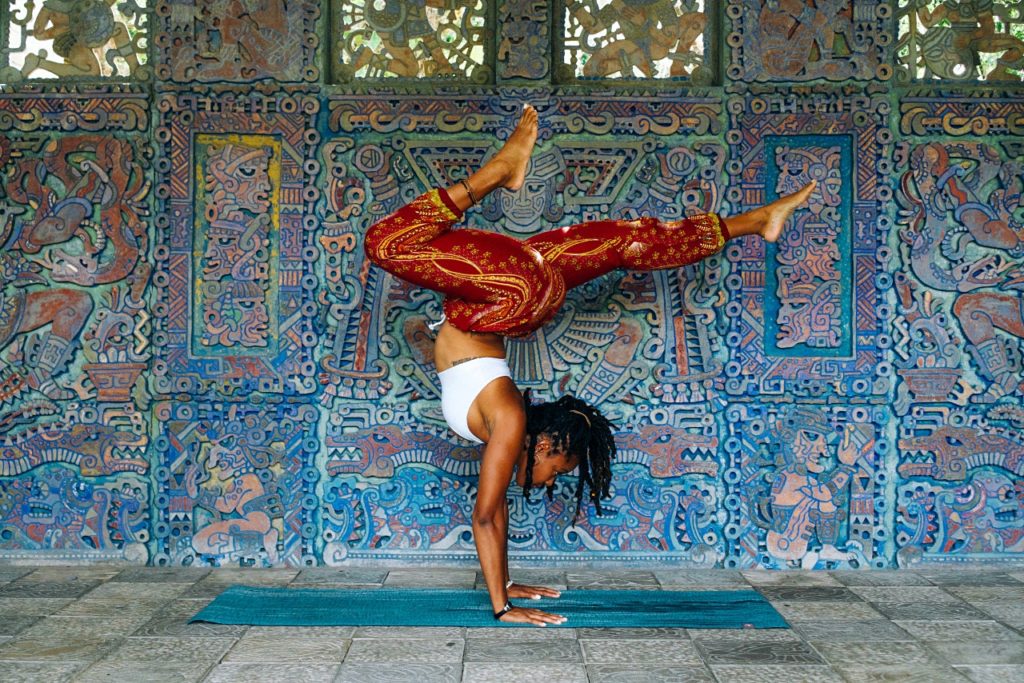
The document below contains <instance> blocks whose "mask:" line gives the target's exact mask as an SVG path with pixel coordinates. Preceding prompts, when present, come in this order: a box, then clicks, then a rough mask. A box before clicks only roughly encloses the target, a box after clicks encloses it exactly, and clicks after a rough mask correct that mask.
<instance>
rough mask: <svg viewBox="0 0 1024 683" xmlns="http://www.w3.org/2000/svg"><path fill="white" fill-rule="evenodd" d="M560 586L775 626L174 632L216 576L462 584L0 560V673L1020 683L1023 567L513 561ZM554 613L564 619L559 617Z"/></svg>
mask: <svg viewBox="0 0 1024 683" xmlns="http://www.w3.org/2000/svg"><path fill="white" fill-rule="evenodd" d="M513 576H515V577H516V578H519V579H520V580H522V581H524V582H536V583H544V584H547V585H553V586H560V587H562V588H566V587H568V588H570V589H586V588H607V589H616V588H621V589H625V588H643V589H649V590H652V591H657V590H661V589H676V590H681V589H687V590H735V589H738V588H747V587H751V586H752V587H753V588H755V589H757V590H759V591H761V593H763V594H764V595H765V596H766V597H767V598H768V599H769V600H770V601H771V602H772V604H774V605H775V607H776V608H777V609H778V610H779V611H780V612H781V613H782V614H783V615H784V616H785V617H786V619H787V620H788V621H789V622H790V624H791V625H792V628H791V629H775V630H749V631H742V630H741V631H733V630H700V629H587V628H580V629H550V630H544V629H515V630H509V629H502V628H487V629H463V628H349V627H338V628H256V627H252V628H249V627H244V626H217V625H211V624H188V623H187V622H188V619H189V617H190V616H192V615H193V614H194V613H195V612H197V611H198V610H199V609H200V608H202V607H203V606H204V605H205V604H207V603H208V602H209V601H210V600H211V599H213V597H214V596H216V595H217V594H218V593H219V592H220V591H222V590H223V589H224V588H226V587H227V586H229V585H231V584H233V583H242V584H250V585H282V586H284V585H287V586H295V587H309V586H317V587H324V586H362V587H366V586H384V587H387V586H423V587H430V586H446V587H472V586H476V587H478V588H479V587H480V586H481V582H480V578H479V576H478V575H477V573H476V572H475V571H473V570H469V569H416V570H413V569H395V570H391V571H387V570H384V569H365V568H359V569H307V570H301V571H300V570H297V569H292V570H240V569H218V570H216V571H210V570H203V569H186V568H174V569H162V568H147V567H130V568H123V567H108V566H85V567H38V568H32V567H17V566H9V565H0V680H2V681H4V683H15V682H16V681H46V682H47V683H49V682H56V681H83V682H85V681H88V682H92V681H129V682H130V683H144V682H145V681H208V682H214V681H216V682H222V681H243V682H244V683H259V682H260V681H297V682H302V683H306V682H309V683H314V682H317V681H352V682H358V683H373V682H375V681H414V682H415V683H431V682H433V681H460V680H461V681H464V682H465V683H470V682H474V681H475V682H486V681H499V682H501V683H529V682H531V681H543V682H544V683H557V682H561V681H580V682H583V683H586V682H587V681H590V682H592V683H599V682H600V683H608V682H612V681H643V682H647V681H673V682H685V681H721V682H723V683H724V682H728V683H742V682H744V681H756V682H757V683H771V682H772V681H780V682H782V681H784V682H785V683H799V682H800V681H850V682H857V683H861V682H864V681H900V682H913V681H929V682H931V681H935V682H941V683H947V682H952V681H978V682H983V681H984V682H988V681H998V682H999V683H1013V682H1014V681H1024V570H1022V569H1021V568H1019V567H1004V568H1000V569H994V570H973V569H962V570H930V569H921V570H918V571H861V572H816V573H807V572H785V573H783V572H760V571H744V572H737V571H707V570H682V569H681V570H673V569H658V570H656V571H653V572H648V571H635V570H632V571H614V570H608V571H602V570H577V569H573V570H569V571H544V570H530V569H524V570H520V571H514V572H513ZM569 616H570V619H571V615H569Z"/></svg>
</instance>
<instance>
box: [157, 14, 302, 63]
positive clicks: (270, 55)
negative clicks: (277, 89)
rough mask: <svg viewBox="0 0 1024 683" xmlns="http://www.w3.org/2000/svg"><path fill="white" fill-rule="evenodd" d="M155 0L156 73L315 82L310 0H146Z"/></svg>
mask: <svg viewBox="0 0 1024 683" xmlns="http://www.w3.org/2000/svg"><path fill="white" fill-rule="evenodd" d="M150 1H152V2H156V3H157V16H158V17H160V20H159V22H158V26H159V33H158V34H157V39H156V44H157V46H158V48H159V54H160V58H159V59H158V61H157V68H156V75H157V77H158V78H160V79H161V80H165V81H171V82H176V83H189V82H201V83H210V82H218V81H229V82H238V81H259V80H265V79H273V80H277V81H293V82H294V81H299V82H302V81H315V80H316V79H317V78H318V77H319V75H320V70H319V69H318V68H317V66H316V60H315V58H314V55H315V51H316V48H317V46H318V44H319V38H318V35H317V32H316V24H317V19H318V18H319V17H320V3H318V2H315V1H314V0H266V1H264V2H250V1H249V0H150Z"/></svg>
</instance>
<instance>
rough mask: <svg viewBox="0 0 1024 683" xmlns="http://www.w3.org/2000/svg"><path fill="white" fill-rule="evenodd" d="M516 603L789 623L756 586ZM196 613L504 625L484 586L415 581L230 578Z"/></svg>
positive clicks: (265, 622) (605, 614)
mask: <svg viewBox="0 0 1024 683" xmlns="http://www.w3.org/2000/svg"><path fill="white" fill-rule="evenodd" d="M515 603H516V604H518V605H523V606H529V607H536V608H538V609H542V610H545V611H550V612H554V613H557V614H563V615H565V616H567V617H568V618H569V619H568V621H566V622H565V624H563V626H565V627H568V628H584V627H586V628H595V627H597V628H601V627H609V628H611V627H614V628H655V627H662V628H666V627H667V628H786V627H787V626H788V625H787V624H786V622H785V620H784V619H783V618H782V616H781V615H780V614H779V613H778V612H776V611H775V608H773V607H772V606H771V605H770V604H769V603H768V601H767V600H765V599H764V598H763V597H762V596H761V594H760V593H758V592H757V591H752V590H740V591H636V590H573V591H563V592H562V597H560V598H558V599H542V600H516V601H515ZM192 621H207V622H212V623H215V624H248V625H251V626H471V627H472V626H477V627H480V626H497V625H501V626H504V625H505V624H500V623H499V622H496V621H495V620H494V616H493V613H492V612H491V604H490V601H489V600H488V599H487V593H485V592H483V591H478V590H432V589H410V588H396V589H390V588H381V589H370V590H366V589H343V588H334V589H320V588H309V589H306V588H265V587H251V586H231V587H230V588H228V589H227V590H226V591H224V592H223V593H221V594H220V595H219V596H217V598H216V599H215V600H214V601H213V602H211V603H210V604H209V605H207V606H206V607H205V608H204V609H203V610H202V611H201V612H199V614H197V615H196V616H194V617H192ZM509 626H513V625H511V624H509ZM531 628H535V627H531ZM549 628H551V627H550V626H549Z"/></svg>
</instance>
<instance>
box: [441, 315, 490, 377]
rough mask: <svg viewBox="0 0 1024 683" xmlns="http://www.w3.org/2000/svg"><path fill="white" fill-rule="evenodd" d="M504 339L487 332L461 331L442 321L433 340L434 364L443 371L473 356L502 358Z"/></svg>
mask: <svg viewBox="0 0 1024 683" xmlns="http://www.w3.org/2000/svg"><path fill="white" fill-rule="evenodd" d="M504 357H505V339H504V337H502V336H501V335H499V334H491V333H487V332H463V331H462V330H460V329H457V328H455V327H453V326H452V325H450V324H449V323H444V324H443V325H441V329H439V330H438V331H437V340H436V341H435V342H434V365H435V366H436V367H437V371H438V372H444V371H445V370H447V369H448V368H450V367H452V366H453V365H458V364H459V363H464V362H466V361H468V360H472V359H474V358H504Z"/></svg>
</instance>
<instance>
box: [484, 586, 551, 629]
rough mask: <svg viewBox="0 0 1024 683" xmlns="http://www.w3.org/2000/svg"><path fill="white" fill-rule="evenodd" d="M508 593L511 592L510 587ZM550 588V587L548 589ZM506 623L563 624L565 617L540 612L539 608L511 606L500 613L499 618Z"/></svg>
mask: <svg viewBox="0 0 1024 683" xmlns="http://www.w3.org/2000/svg"><path fill="white" fill-rule="evenodd" d="M509 590H510V593H511V589H509ZM549 590H550V589H549ZM499 621H503V622H505V623H506V624H533V625H534V626H547V625H548V624H564V623H565V622H566V617H563V616H562V615H561V614H548V613H547V612H542V611H540V610H539V609H530V608H529V607H513V608H512V609H511V610H509V611H508V612H505V613H504V614H503V615H501V619H499Z"/></svg>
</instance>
